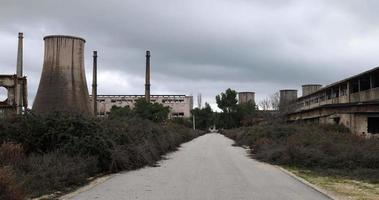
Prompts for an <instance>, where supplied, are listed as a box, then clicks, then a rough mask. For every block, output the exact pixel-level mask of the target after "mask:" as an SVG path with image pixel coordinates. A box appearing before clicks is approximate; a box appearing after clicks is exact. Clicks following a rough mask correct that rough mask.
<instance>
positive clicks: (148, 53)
mask: <svg viewBox="0 0 379 200" xmlns="http://www.w3.org/2000/svg"><path fill="white" fill-rule="evenodd" d="M145 79H146V80H145V98H146V101H147V102H150V51H146V76H145Z"/></svg>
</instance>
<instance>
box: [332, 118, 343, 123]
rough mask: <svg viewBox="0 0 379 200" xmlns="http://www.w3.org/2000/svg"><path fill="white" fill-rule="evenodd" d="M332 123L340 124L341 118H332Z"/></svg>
mask: <svg viewBox="0 0 379 200" xmlns="http://www.w3.org/2000/svg"><path fill="white" fill-rule="evenodd" d="M333 121H334V123H335V124H340V121H341V118H339V117H335V118H333Z"/></svg>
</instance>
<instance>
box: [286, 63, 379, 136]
mask: <svg viewBox="0 0 379 200" xmlns="http://www.w3.org/2000/svg"><path fill="white" fill-rule="evenodd" d="M289 92H290V93H297V91H296V90H292V91H290V90H286V91H281V94H283V96H284V97H291V98H292V101H291V99H286V100H287V102H289V103H288V105H283V104H282V103H281V104H282V107H284V108H283V110H285V112H286V114H287V120H288V121H307V122H318V123H329V124H342V125H344V126H346V127H348V128H349V129H350V130H351V131H352V132H355V133H357V134H360V135H363V136H374V135H375V136H379V67H377V68H374V69H371V70H369V71H366V72H363V73H361V74H358V75H355V76H352V77H349V78H346V79H344V80H341V81H338V82H336V83H333V84H330V85H327V86H325V87H321V86H320V85H304V86H303V96H301V97H300V98H297V95H296V94H295V95H288V94H287V93H289ZM288 100H289V101H288Z"/></svg>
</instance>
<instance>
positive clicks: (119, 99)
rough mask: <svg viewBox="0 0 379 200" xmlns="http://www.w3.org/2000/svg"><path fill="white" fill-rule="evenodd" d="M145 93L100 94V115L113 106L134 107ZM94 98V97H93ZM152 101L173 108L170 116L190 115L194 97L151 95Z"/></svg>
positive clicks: (98, 99) (98, 101)
mask: <svg viewBox="0 0 379 200" xmlns="http://www.w3.org/2000/svg"><path fill="white" fill-rule="evenodd" d="M144 97H145V96H144V95H98V96H97V108H98V114H99V115H100V116H106V115H107V113H108V112H109V111H110V110H111V108H112V107H113V106H118V107H125V106H129V107H130V108H134V103H135V101H136V100H137V99H140V98H144ZM91 100H92V98H91ZM150 100H151V102H152V103H154V102H157V103H160V104H162V105H164V106H168V107H170V108H171V110H170V117H186V118H188V117H190V116H191V110H192V108H193V97H192V96H185V95H151V96H150Z"/></svg>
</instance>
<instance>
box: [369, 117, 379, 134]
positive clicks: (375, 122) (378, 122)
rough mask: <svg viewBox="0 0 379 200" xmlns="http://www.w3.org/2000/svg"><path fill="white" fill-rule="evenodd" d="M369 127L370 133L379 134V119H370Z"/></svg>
mask: <svg viewBox="0 0 379 200" xmlns="http://www.w3.org/2000/svg"><path fill="white" fill-rule="evenodd" d="M367 125H368V132H369V133H371V134H379V117H368V118H367Z"/></svg>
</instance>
